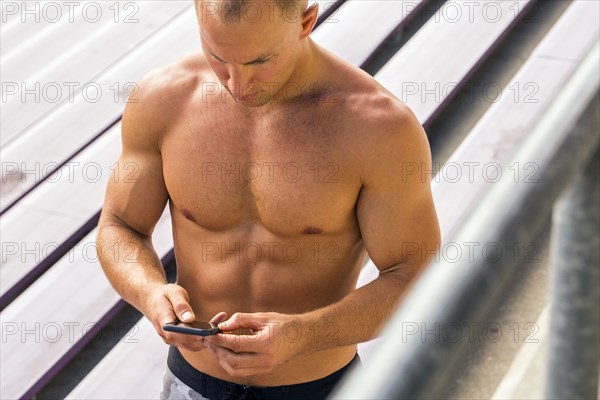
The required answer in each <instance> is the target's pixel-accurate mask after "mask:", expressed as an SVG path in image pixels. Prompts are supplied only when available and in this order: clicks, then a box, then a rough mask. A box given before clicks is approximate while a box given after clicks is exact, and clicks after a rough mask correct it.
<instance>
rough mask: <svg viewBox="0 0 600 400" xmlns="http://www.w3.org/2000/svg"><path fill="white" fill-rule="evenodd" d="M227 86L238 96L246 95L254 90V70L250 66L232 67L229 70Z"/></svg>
mask: <svg viewBox="0 0 600 400" xmlns="http://www.w3.org/2000/svg"><path fill="white" fill-rule="evenodd" d="M228 75H229V78H228V79H227V87H228V88H229V90H230V91H231V92H232V93H234V94H235V95H236V97H237V96H246V95H248V94H251V92H252V88H251V86H252V78H253V77H252V72H251V71H250V68H247V67H241V68H234V67H231V68H230V69H229V71H228Z"/></svg>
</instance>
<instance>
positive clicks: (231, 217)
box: [98, 0, 440, 399]
mask: <svg viewBox="0 0 600 400" xmlns="http://www.w3.org/2000/svg"><path fill="white" fill-rule="evenodd" d="M250 4H251V5H250ZM196 6H197V7H196V8H197V15H198V21H199V27H200V34H201V45H202V50H203V51H202V52H199V53H196V54H191V55H190V56H188V57H186V58H184V59H183V60H181V61H179V62H177V63H175V64H173V65H169V66H167V67H165V68H163V69H160V70H157V71H154V72H151V73H149V74H148V75H147V76H145V77H144V78H142V79H141V81H140V82H139V91H138V92H137V93H136V94H135V95H134V96H133V97H134V98H135V101H131V102H129V103H128V104H127V107H126V110H125V113H124V115H123V122H122V140H123V151H122V154H121V157H120V160H119V165H120V168H121V169H122V170H121V171H120V172H121V175H120V176H124V175H126V174H127V173H128V172H131V169H130V168H129V167H130V166H131V165H132V163H133V164H134V165H135V166H136V168H137V174H136V176H135V179H134V180H133V182H132V180H118V179H112V180H111V183H110V184H109V186H108V188H107V193H106V199H105V203H104V208H103V212H102V216H101V219H100V223H99V234H98V246H99V249H100V250H102V249H105V250H106V249H112V250H113V251H112V252H111V251H109V250H106V251H100V252H99V253H100V254H101V262H102V266H103V268H104V271H105V273H106V275H107V277H108V279H109V280H110V282H111V283H112V285H113V286H114V288H115V289H116V290H117V291H118V293H119V294H120V295H121V296H122V297H123V298H124V299H125V300H126V301H128V302H129V303H131V304H132V305H134V306H135V307H136V308H137V309H139V310H140V311H141V312H143V313H144V315H145V316H146V317H147V318H148V319H149V320H150V321H151V322H152V323H153V325H154V327H155V328H156V331H157V332H158V334H159V335H160V336H161V337H162V338H163V340H164V341H165V342H166V343H167V344H169V345H171V348H170V354H169V360H168V366H169V369H167V371H166V374H165V387H164V389H163V393H162V397H163V398H177V397H178V396H182V397H184V398H200V399H202V398H210V399H213V398H226V397H227V396H231V395H232V394H234V393H235V392H237V393H238V394H240V393H242V392H252V393H253V395H254V396H256V397H257V398H278V399H284V398H290V399H317V398H324V397H325V396H326V394H327V393H329V391H330V390H331V389H332V387H333V385H334V384H335V382H337V380H338V379H339V377H340V376H341V373H340V371H344V367H346V366H348V365H349V363H350V362H351V361H352V360H356V359H357V356H356V349H357V343H359V342H364V341H367V340H370V339H372V338H374V337H375V336H376V334H377V332H378V330H379V329H380V328H381V327H382V326H383V324H384V323H385V321H386V320H387V318H388V317H389V316H390V314H391V312H392V311H393V310H394V308H395V306H396V305H397V304H398V302H399V300H400V299H401V297H402V295H403V293H404V292H405V291H406V288H407V286H408V285H409V284H410V283H411V282H412V281H413V280H414V278H415V276H416V275H417V274H418V273H419V272H420V271H421V270H422V268H423V267H424V266H425V265H426V264H427V263H428V261H429V260H430V258H431V257H432V256H433V255H432V254H431V252H432V250H433V249H435V248H436V247H437V246H438V244H439V241H440V233H439V226H438V221H437V217H436V213H435V208H434V204H433V201H432V196H431V191H430V184H429V180H428V179H423V177H422V174H421V173H411V174H408V173H406V174H405V173H402V171H404V170H407V169H406V168H404V167H405V166H411V167H413V168H414V167H415V166H417V167H419V168H426V169H430V168H431V161H430V158H431V157H430V150H429V145H428V141H427V137H426V135H425V133H424V131H423V129H422V127H421V125H420V124H419V122H418V121H417V119H416V118H415V116H414V115H413V114H412V113H411V111H410V110H409V109H408V108H407V107H406V106H405V105H404V104H402V103H401V102H400V101H399V100H398V99H396V98H395V97H394V96H393V95H392V94H391V93H389V92H388V91H387V90H386V89H384V88H383V87H381V86H380V85H379V84H378V83H377V82H376V81H375V80H374V79H373V78H372V77H371V76H369V75H368V74H366V73H365V72H363V71H361V70H360V69H358V68H356V67H354V66H352V65H350V64H348V63H347V62H345V61H343V60H341V59H340V58H338V57H336V56H335V55H333V54H331V53H329V52H327V51H326V50H324V49H323V48H321V47H319V46H318V45H317V44H315V43H314V42H313V41H312V40H311V38H310V36H309V34H310V32H311V30H312V29H313V27H314V25H315V22H316V20H317V15H318V14H317V12H318V10H317V7H318V6H317V5H316V4H315V5H313V6H311V7H308V0H280V1H277V2H273V0H271V1H267V0H255V1H254V2H253V3H250V2H249V1H246V2H244V1H239V0H238V1H234V0H212V1H211V2H209V0H197V4H196ZM289 7H292V8H293V7H295V8H296V9H297V12H294V10H293V9H290V8H289ZM257 10H260V12H261V16H260V18H256V17H257ZM240 15H241V16H242V17H241V18H239V16H240ZM294 15H295V17H293V16H294ZM236 16H237V18H236ZM400 78H401V77H399V79H400ZM128 168H129V169H128ZM403 168H404V169H403ZM413 171H414V170H413ZM167 204H168V206H169V210H170V213H171V219H172V224H173V238H174V243H175V256H176V260H177V283H176V284H168V283H167V280H166V277H165V273H164V270H163V267H162V265H161V262H160V260H159V258H158V256H157V254H156V253H155V251H154V249H153V247H152V243H151V234H152V231H153V228H154V227H155V224H156V223H157V221H158V219H159V217H160V215H161V213H162V212H163V210H164V208H165V206H166V205H167ZM415 247H418V248H419V249H420V251H415ZM115 249H118V250H119V254H120V255H122V256H121V257H117V258H115V257H112V256H111V255H110V254H113V252H114V250H115ZM408 249H410V251H408ZM425 249H427V251H425ZM367 252H368V254H369V256H370V257H371V259H372V260H373V262H374V264H375V265H376V266H377V268H378V269H379V272H380V273H379V276H378V278H377V279H375V280H374V281H373V282H371V283H369V284H367V285H365V286H363V287H361V288H359V289H356V283H357V279H358V276H359V272H360V270H361V267H362V266H363V262H364V260H365V256H366V254H367ZM132 258H133V259H135V261H136V262H135V263H131V262H128V261H127V260H130V259H132ZM177 319H179V320H182V321H188V322H189V321H193V320H204V321H206V320H211V319H212V320H213V321H215V322H221V324H220V328H221V329H222V330H223V331H224V332H231V331H233V330H236V329H238V328H246V329H252V332H251V333H250V332H246V335H242V336H240V335H236V334H232V333H222V334H218V335H215V336H210V337H207V338H206V339H202V338H200V337H196V336H192V335H186V334H179V333H170V332H165V331H164V330H163V329H162V325H163V324H164V323H166V322H171V321H175V320H177ZM238 333H239V332H238ZM217 387H219V388H220V389H217ZM227 393H228V394H227ZM240 395H241V394H240Z"/></svg>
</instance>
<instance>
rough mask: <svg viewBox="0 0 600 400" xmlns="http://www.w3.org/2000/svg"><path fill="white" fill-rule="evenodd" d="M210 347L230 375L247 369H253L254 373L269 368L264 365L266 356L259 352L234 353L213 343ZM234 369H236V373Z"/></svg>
mask: <svg viewBox="0 0 600 400" xmlns="http://www.w3.org/2000/svg"><path fill="white" fill-rule="evenodd" d="M209 349H210V351H211V352H212V353H213V354H214V355H215V357H217V359H218V360H219V363H220V364H221V366H223V367H224V368H225V369H226V370H227V372H228V373H229V374H230V375H234V376H235V375H237V374H238V373H239V372H240V371H241V370H246V372H249V371H251V370H252V371H253V372H252V374H256V373H257V370H267V369H268V368H267V367H266V366H265V365H264V364H265V362H264V360H263V359H264V357H262V356H261V355H259V354H257V353H234V352H233V351H231V350H229V349H227V348H223V347H218V346H212V345H210V347H209ZM232 371H235V374H234V373H232Z"/></svg>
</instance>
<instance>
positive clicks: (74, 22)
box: [0, 0, 112, 80]
mask: <svg viewBox="0 0 600 400" xmlns="http://www.w3.org/2000/svg"><path fill="white" fill-rule="evenodd" d="M36 3H37V6H36ZM15 4H16V6H17V8H18V10H19V13H18V14H17V19H18V20H17V21H15V22H16V23H14V24H13V25H12V26H11V27H10V28H9V29H6V31H2V32H1V33H2V46H3V49H2V55H3V57H2V60H1V61H0V65H1V66H2V69H3V70H6V68H7V67H8V72H11V71H10V70H11V69H13V71H14V68H12V66H11V64H12V63H15V62H16V63H17V66H18V67H20V68H23V69H24V71H28V70H30V71H36V70H39V69H40V66H42V65H44V64H45V63H50V62H52V60H54V59H56V56H57V54H63V53H64V52H65V47H66V46H65V45H67V43H65V38H71V37H85V36H88V37H89V36H90V35H93V34H94V33H95V31H97V30H99V29H100V28H101V26H102V25H103V24H104V23H105V22H107V21H108V22H110V19H111V18H112V11H111V10H110V7H111V5H112V3H110V2H97V3H96V2H94V1H93V0H86V1H82V2H76V3H75V2H74V3H71V5H70V7H72V8H71V9H69V7H67V6H65V5H64V3H63V4H61V3H56V5H57V6H58V8H57V7H56V6H50V7H48V6H47V4H48V3H46V4H44V3H43V2H41V1H35V2H34V1H31V2H29V3H28V4H27V5H26V6H23V3H20V4H19V3H15ZM90 6H92V7H90ZM58 9H60V10H61V11H60V13H61V14H60V15H61V18H60V19H59V20H57V21H55V12H56V10H58ZM84 9H85V10H86V11H85V12H84V11H83V10H84ZM96 12H98V13H99V14H97V15H99V16H101V17H102V18H100V19H99V20H98V21H96ZM84 13H85V14H84ZM88 15H89V18H88ZM93 21H94V22H93ZM4 46H6V47H4ZM32 58H33V59H34V60H37V61H38V62H40V63H44V64H41V65H38V64H37V63H31V62H30V61H28V60H31V59H32ZM20 68H19V69H20ZM3 79H6V80H12V77H10V75H8V78H3Z"/></svg>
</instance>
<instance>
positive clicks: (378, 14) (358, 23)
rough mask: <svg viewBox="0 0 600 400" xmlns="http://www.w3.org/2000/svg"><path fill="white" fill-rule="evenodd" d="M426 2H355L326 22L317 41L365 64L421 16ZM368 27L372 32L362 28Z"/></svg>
mask: <svg viewBox="0 0 600 400" xmlns="http://www.w3.org/2000/svg"><path fill="white" fill-rule="evenodd" d="M425 3H426V2H425V1H424V0H419V1H415V0H395V1H389V0H351V1H346V2H345V3H344V4H342V5H341V6H340V7H339V9H338V10H337V11H336V13H335V21H331V22H327V21H325V22H324V23H323V24H322V26H321V28H320V29H318V30H317V31H315V32H314V34H313V35H312V37H313V39H314V40H315V41H316V42H317V43H318V44H319V45H321V46H323V47H324V48H326V49H328V50H334V52H335V54H336V55H338V56H340V57H342V58H344V59H345V60H346V61H349V62H351V63H352V64H354V65H357V66H362V65H364V64H365V63H366V62H367V61H368V60H369V58H370V57H371V56H372V54H374V53H375V51H376V50H377V48H378V47H379V45H380V44H381V43H383V42H384V41H385V39H386V38H387V37H388V36H389V35H391V34H392V33H393V32H394V31H395V30H397V29H399V28H400V27H401V26H402V25H403V24H405V23H407V22H408V21H410V19H411V18H412V17H414V16H415V15H417V13H418V10H419V9H420V8H421V7H422V6H423V5H424V4H425ZM359 27H368V29H358V28H359Z"/></svg>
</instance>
